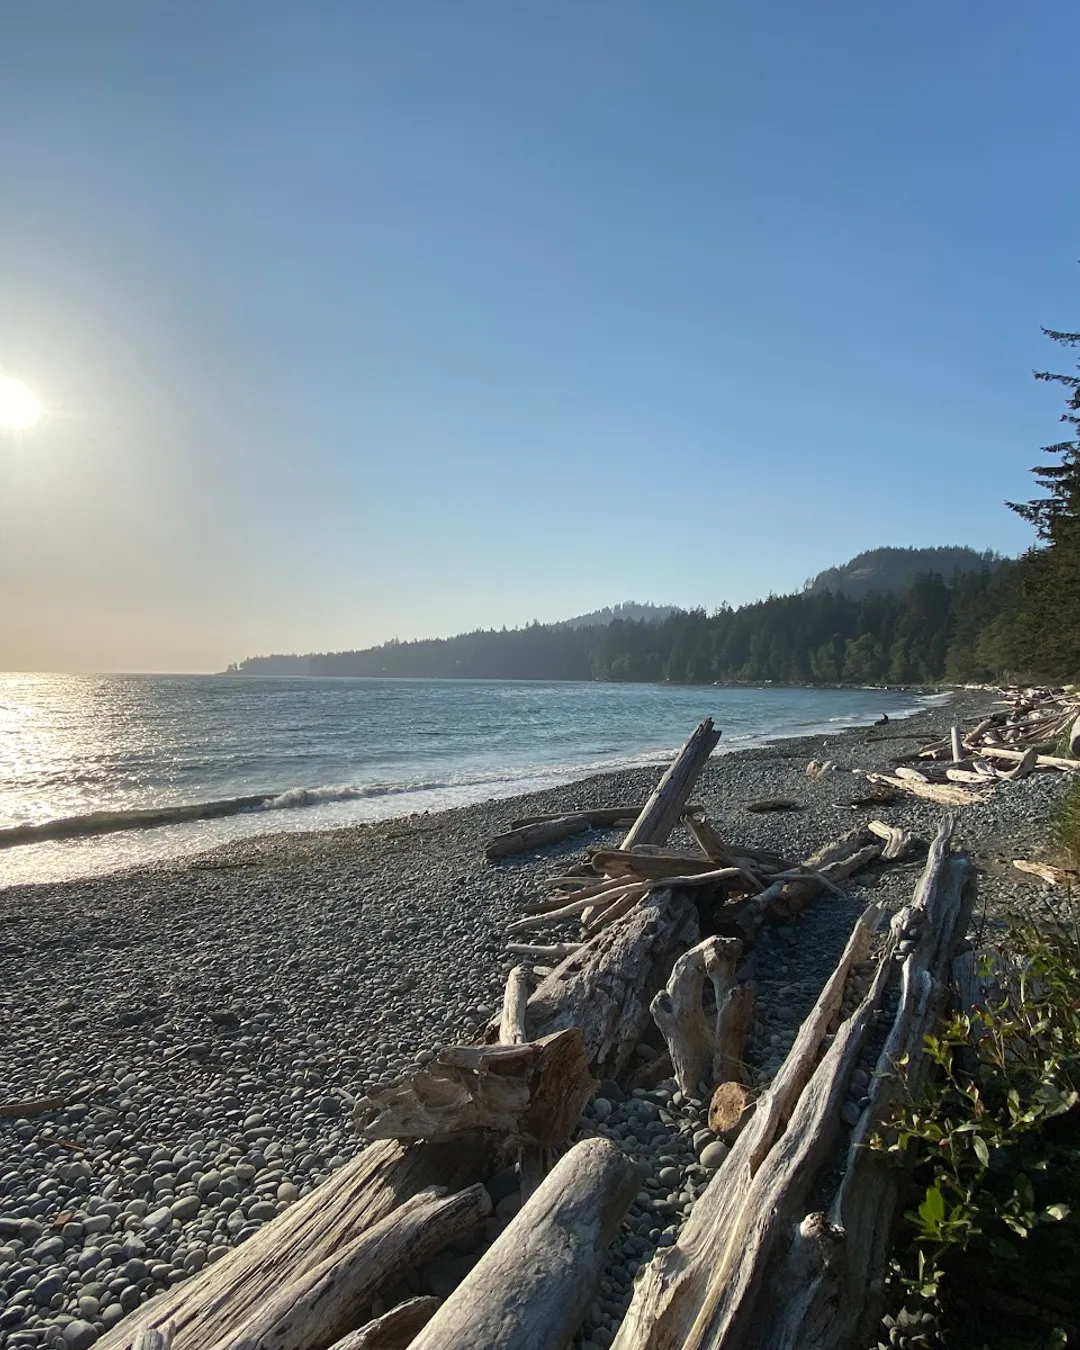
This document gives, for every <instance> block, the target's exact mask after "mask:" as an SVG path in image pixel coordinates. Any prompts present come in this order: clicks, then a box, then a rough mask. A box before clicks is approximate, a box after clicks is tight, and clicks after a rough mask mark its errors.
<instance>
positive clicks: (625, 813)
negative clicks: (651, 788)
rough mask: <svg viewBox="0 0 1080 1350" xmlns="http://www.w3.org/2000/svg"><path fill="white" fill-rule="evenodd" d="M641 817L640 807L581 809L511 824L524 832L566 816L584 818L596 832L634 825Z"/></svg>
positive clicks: (557, 812)
mask: <svg viewBox="0 0 1080 1350" xmlns="http://www.w3.org/2000/svg"><path fill="white" fill-rule="evenodd" d="M640 815H641V807H640V806H599V807H584V806H583V807H581V808H580V809H579V810H576V811H556V812H554V813H552V814H551V815H547V816H524V817H522V819H521V820H513V821H511V822H510V828H511V830H523V829H525V827H526V826H528V825H543V824H545V823H546V822H547V821H549V820H563V819H564V818H565V817H566V816H584V817H585V819H586V820H587V821H588V822H589V824H590V825H591V826H592V828H593V829H594V830H603V829H610V828H611V826H612V825H623V824H626V825H632V824H633V822H634V821H635V820H637V818H638V816H640Z"/></svg>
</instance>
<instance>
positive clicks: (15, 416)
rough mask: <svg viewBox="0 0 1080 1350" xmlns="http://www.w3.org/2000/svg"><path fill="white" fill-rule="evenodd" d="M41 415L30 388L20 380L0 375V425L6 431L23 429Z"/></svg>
mask: <svg viewBox="0 0 1080 1350" xmlns="http://www.w3.org/2000/svg"><path fill="white" fill-rule="evenodd" d="M40 416H41V404H40V402H39V401H38V397H37V395H36V394H35V393H34V391H33V390H32V389H28V388H27V387H26V385H25V384H23V382H22V380H12V379H9V378H8V376H6V375H0V427H2V428H5V429H6V430H8V431H25V430H26V429H27V428H28V427H32V426H33V425H34V423H35V422H36V421H37V420H38V418H39V417H40Z"/></svg>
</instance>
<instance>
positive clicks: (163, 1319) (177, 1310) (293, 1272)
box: [97, 1138, 492, 1350]
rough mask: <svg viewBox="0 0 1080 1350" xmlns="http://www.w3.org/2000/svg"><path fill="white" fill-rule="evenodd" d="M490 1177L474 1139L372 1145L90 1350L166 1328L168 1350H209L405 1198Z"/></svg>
mask: <svg viewBox="0 0 1080 1350" xmlns="http://www.w3.org/2000/svg"><path fill="white" fill-rule="evenodd" d="M491 1167H492V1157H491V1155H490V1152H489V1151H488V1148H487V1145H486V1141H483V1140H481V1139H479V1138H477V1139H475V1140H473V1141H470V1140H467V1139H456V1140H454V1142H453V1143H452V1144H451V1145H448V1146H439V1145H430V1144H424V1145H416V1144H413V1145H408V1146H405V1145H402V1144H398V1143H395V1142H392V1141H390V1140H380V1141H379V1142H378V1143H376V1144H372V1145H371V1147H370V1148H367V1149H365V1150H364V1151H363V1153H361V1154H359V1155H358V1156H357V1157H355V1158H353V1159H352V1160H351V1161H350V1162H348V1163H346V1165H345V1166H344V1167H342V1168H341V1169H340V1170H339V1171H337V1172H335V1173H334V1174H333V1176H332V1177H330V1178H329V1179H328V1180H327V1181H325V1182H324V1183H323V1184H322V1185H321V1186H320V1187H319V1188H318V1190H317V1191H313V1192H312V1193H311V1194H310V1195H308V1196H305V1197H304V1199H303V1200H300V1201H298V1202H297V1203H296V1204H294V1205H292V1206H290V1208H289V1209H287V1210H286V1211H285V1213H284V1214H282V1215H280V1216H279V1217H278V1218H277V1219H275V1220H274V1221H273V1222H272V1223H268V1224H266V1225H265V1227H263V1228H261V1229H260V1230H259V1231H258V1232H257V1233H256V1234H255V1235H254V1236H253V1237H251V1238H250V1239H249V1240H248V1241H247V1242H245V1243H244V1244H243V1245H242V1246H240V1247H236V1248H234V1249H233V1251H231V1252H229V1254H228V1255H227V1256H224V1257H222V1259H221V1260H220V1261H218V1262H216V1263H215V1264H214V1265H212V1266H207V1267H206V1268H205V1269H203V1270H202V1271H200V1272H199V1274H198V1275H196V1276H195V1277H194V1278H193V1279H191V1280H186V1281H185V1282H184V1283H183V1284H179V1285H177V1286H175V1287H174V1288H172V1289H169V1290H167V1291H166V1292H165V1293H163V1294H159V1295H158V1297H157V1298H155V1299H154V1300H153V1302H152V1303H148V1304H145V1305H143V1306H142V1307H140V1308H138V1309H136V1311H135V1312H133V1313H132V1314H131V1315H130V1316H129V1317H125V1318H124V1320H123V1321H122V1322H120V1323H118V1325H117V1326H115V1327H113V1329H112V1330H111V1331H107V1332H106V1333H105V1334H104V1335H103V1336H102V1337H101V1339H100V1340H99V1341H98V1342H97V1346H98V1347H99V1348H100V1350H132V1347H133V1346H134V1344H135V1341H136V1340H137V1338H138V1336H139V1334H140V1333H141V1332H142V1331H143V1330H144V1329H146V1328H149V1327H161V1326H163V1325H164V1324H165V1323H167V1322H172V1324H173V1326H174V1337H173V1350H210V1347H212V1346H215V1345H217V1344H218V1342H219V1341H221V1340H223V1339H225V1338H226V1337H228V1336H230V1335H231V1334H232V1333H233V1332H234V1330H235V1329H236V1328H237V1327H238V1326H239V1325H241V1324H242V1323H243V1322H245V1321H247V1320H248V1319H249V1318H250V1317H251V1316H252V1315H253V1314H254V1313H255V1311H256V1310H257V1309H258V1308H259V1307H260V1306H261V1305H262V1304H263V1303H265V1301H266V1300H267V1299H268V1298H269V1297H271V1296H272V1295H273V1294H275V1293H276V1292H277V1291H278V1290H279V1289H280V1288H282V1287H283V1286H285V1285H288V1284H291V1283H293V1282H294V1281H296V1280H297V1279H299V1278H300V1277H302V1276H303V1275H305V1274H306V1273H308V1272H310V1271H312V1270H314V1269H315V1268H316V1267H317V1266H319V1265H320V1264H321V1263H322V1262H323V1261H324V1260H325V1259H326V1258H327V1257H329V1256H332V1255H333V1254H334V1253H335V1252H338V1251H340V1250H341V1249H342V1248H343V1247H345V1246H346V1245H347V1244H348V1243H349V1242H350V1241H351V1240H353V1239H354V1238H356V1237H357V1236H358V1235H359V1234H361V1233H363V1232H364V1231H365V1230H367V1229H370V1228H371V1227H373V1226H374V1225H375V1224H376V1223H378V1222H379V1221H380V1220H381V1219H384V1218H385V1217H386V1216H387V1215H388V1214H391V1213H392V1212H393V1211H394V1210H395V1209H397V1208H398V1206H399V1205H401V1204H402V1203H403V1202H404V1201H405V1200H407V1199H408V1198H409V1197H410V1196H413V1195H416V1194H417V1193H418V1192H420V1191H422V1190H424V1188H425V1187H428V1186H432V1185H435V1184H441V1185H444V1186H450V1187H458V1186H467V1185H470V1184H472V1183H473V1182H477V1181H480V1180H481V1179H482V1178H483V1177H485V1176H489V1175H490V1173H491Z"/></svg>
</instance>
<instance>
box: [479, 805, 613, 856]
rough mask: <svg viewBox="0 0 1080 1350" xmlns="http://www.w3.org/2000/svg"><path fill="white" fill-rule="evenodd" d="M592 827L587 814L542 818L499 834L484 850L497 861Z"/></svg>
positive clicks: (552, 842)
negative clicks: (551, 818)
mask: <svg viewBox="0 0 1080 1350" xmlns="http://www.w3.org/2000/svg"><path fill="white" fill-rule="evenodd" d="M591 829H592V826H591V825H590V824H589V821H588V818H587V817H586V816H556V817H555V819H554V820H541V821H537V823H536V824H535V825H523V826H522V827H521V829H518V830H507V832H506V833H505V834H497V835H496V836H495V838H494V839H490V840H489V841H488V843H487V846H486V847H485V849H484V852H485V853H486V855H487V857H488V861H489V862H495V860H496V859H498V858H509V857H511V856H512V855H513V854H515V853H527V852H528V851H529V849H533V848H543V846H544V845H545V844H557V843H558V842H559V841H560V840H561V839H569V838H571V837H572V836H573V835H575V834H584V833H585V832H586V831H587V830H591Z"/></svg>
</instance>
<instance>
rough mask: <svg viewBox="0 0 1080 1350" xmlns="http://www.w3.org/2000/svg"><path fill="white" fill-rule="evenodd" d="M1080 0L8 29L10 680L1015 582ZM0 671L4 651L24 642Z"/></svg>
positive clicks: (1059, 230)
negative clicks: (944, 568) (943, 555)
mask: <svg viewBox="0 0 1080 1350" xmlns="http://www.w3.org/2000/svg"><path fill="white" fill-rule="evenodd" d="M1078 38H1080V7H1078V6H1077V5H1076V4H1075V3H1074V0H1068V3H1065V0H1059V2H1056V3H1055V0H1047V2H1046V3H1040V4H1039V5H1034V6H1026V5H1019V4H1017V3H1015V0H933V2H932V3H931V0H905V3H903V4H901V3H898V2H896V3H893V2H892V0H821V3H819V4H814V5H809V4H806V3H805V0H776V2H774V3H762V0H738V2H737V3H735V2H733V3H720V2H719V0H713V2H712V3H708V4H706V3H678V2H676V3H670V4H659V3H656V2H655V0H653V3H650V4H644V3H636V2H635V0H619V3H614V0H595V2H594V3H581V0H577V2H576V3H561V2H559V0H553V2H552V3H545V4H542V5H537V4H525V3H523V2H520V0H491V2H490V3H488V2H487V0H484V2H483V3H479V2H477V3H472V2H471V0H461V3H457V4H447V3H445V0H440V2H438V3H435V2H434V0H430V2H426V0H412V2H410V3H408V4H398V5H388V4H378V5H376V4H371V3H363V2H362V0H315V2H314V3H307V4H301V3H299V0H290V3H283V2H282V0H185V2H184V3H180V2H179V0H173V3H168V2H167V0H129V2H123V3H122V2H121V0H95V3H93V4H86V3H85V0H70V2H69V3H53V2H51V0H4V3H3V5H2V7H0V370H2V371H4V372H5V373H7V374H8V375H14V376H17V377H18V378H20V379H21V380H23V381H25V382H26V383H27V384H28V385H30V386H31V387H32V388H33V389H34V390H35V391H36V392H37V393H38V394H39V396H40V397H41V399H42V400H43V402H44V404H45V407H46V416H45V417H44V418H43V419H42V421H41V422H40V423H39V424H38V425H37V426H36V427H34V428H32V429H31V430H28V431H24V432H20V433H18V434H17V435H16V434H12V433H10V432H8V433H4V432H2V431H0V635H2V636H0V668H2V667H4V666H8V667H14V668H51V669H57V668H81V669H178V670H179V669H213V668H217V667H220V666H222V665H223V664H224V663H225V662H226V661H228V660H232V659H236V658H238V657H240V656H243V655H245V654H251V653H253V652H258V651H269V650H312V649H315V650H320V649H327V648H341V647H349V646H359V645H365V644H368V643H371V642H376V641H381V640H383V639H385V638H388V637H392V636H395V635H396V636H400V637H408V636H419V635H424V634H436V633H449V632H453V631H458V630H460V629H463V628H470V627H474V626H480V625H484V626H486V625H488V624H494V625H500V624H503V623H506V624H515V623H521V622H525V621H527V620H529V619H531V618H534V617H538V618H541V619H556V618H559V617H563V616H565V615H568V614H571V613H576V612H581V611H584V610H589V609H593V608H595V607H597V606H599V605H603V604H608V603H614V602H617V601H619V600H623V599H628V598H634V599H640V600H644V599H651V600H655V601H666V602H675V603H680V604H686V605H690V604H702V605H705V606H706V607H709V608H711V607H713V606H715V605H716V604H718V603H720V602H721V601H723V600H727V601H729V602H732V603H738V602H740V601H742V600H747V599H752V598H756V597H758V596H760V595H764V594H767V593H768V592H770V591H786V590H791V589H795V588H797V587H798V586H799V585H801V583H802V582H803V580H804V579H805V578H806V577H808V576H809V575H811V574H813V573H814V572H816V571H818V570H820V569H821V568H823V567H825V566H829V565H831V564H834V563H836V562H839V561H842V560H844V559H846V558H848V557H850V556H851V555H853V554H855V553H857V552H859V551H860V550H862V549H864V548H868V547H872V546H874V545H877V544H940V543H954V542H956V543H968V544H972V545H975V546H977V547H980V548H983V547H994V548H998V549H1001V550H1003V551H1005V552H1016V551H1018V550H1019V549H1021V548H1023V547H1024V546H1025V545H1026V544H1027V542H1028V537H1029V536H1028V532H1027V529H1026V527H1025V526H1024V524H1023V522H1021V521H1019V520H1018V519H1016V518H1014V517H1012V516H1011V515H1010V513H1008V512H1007V511H1006V510H1005V509H1004V507H1003V506H1002V504H1001V503H1002V500H1003V499H1004V498H1007V497H1009V498H1016V497H1017V496H1021V497H1022V496H1025V495H1028V477H1027V469H1028V467H1029V466H1030V465H1031V464H1032V463H1034V462H1035V460H1036V458H1037V450H1038V447H1039V446H1040V445H1041V444H1045V443H1047V442H1049V441H1052V440H1055V439H1057V438H1058V434H1059V428H1058V426H1057V422H1056V418H1057V416H1058V413H1059V411H1060V404H1061V400H1060V397H1059V393H1058V392H1055V391H1054V390H1053V389H1048V388H1047V387H1045V386H1039V385H1036V384H1035V382H1034V381H1032V379H1031V378H1030V372H1031V370H1032V369H1033V368H1034V367H1041V366H1043V365H1045V364H1048V363H1049V364H1052V363H1053V362H1054V361H1055V360H1056V359H1057V355H1058V353H1057V350H1056V349H1054V348H1053V347H1052V346H1051V344H1049V343H1047V342H1046V341H1045V340H1044V339H1042V338H1041V337H1040V334H1039V328H1040V325H1042V324H1045V325H1047V326H1052V327H1065V328H1068V327H1072V328H1075V327H1076V326H1077V324H1078V316H1080V268H1078V267H1077V262H1076V259H1077V257H1078V256H1080V182H1078V180H1077V175H1076V172H1075V165H1076V162H1077V154H1078V146H1080V99H1078V98H1077V96H1076V81H1075V69H1074V61H1075V51H1076V46H1077V40H1078ZM5 648H6V650H5Z"/></svg>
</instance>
